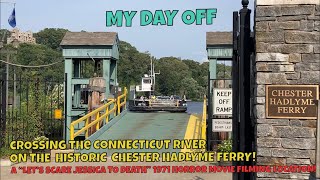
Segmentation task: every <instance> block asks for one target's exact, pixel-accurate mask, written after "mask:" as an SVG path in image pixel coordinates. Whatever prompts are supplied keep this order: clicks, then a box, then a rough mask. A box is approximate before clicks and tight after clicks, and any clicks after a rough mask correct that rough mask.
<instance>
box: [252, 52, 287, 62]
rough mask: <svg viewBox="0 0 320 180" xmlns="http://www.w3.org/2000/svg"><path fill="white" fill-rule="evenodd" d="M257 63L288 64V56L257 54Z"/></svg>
mask: <svg viewBox="0 0 320 180" xmlns="http://www.w3.org/2000/svg"><path fill="white" fill-rule="evenodd" d="M256 61H257V62H288V61H289V55H288V54H281V53H257V55H256Z"/></svg>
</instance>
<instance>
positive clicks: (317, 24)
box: [314, 21, 320, 31]
mask: <svg viewBox="0 0 320 180" xmlns="http://www.w3.org/2000/svg"><path fill="white" fill-rule="evenodd" d="M314 30H315V31H320V21H315V22H314Z"/></svg>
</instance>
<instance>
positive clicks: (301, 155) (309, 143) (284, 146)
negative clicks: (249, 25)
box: [254, 0, 320, 180]
mask: <svg viewBox="0 0 320 180" xmlns="http://www.w3.org/2000/svg"><path fill="white" fill-rule="evenodd" d="M308 3H310V4H308ZM256 4H257V6H256V11H255V16H256V17H255V31H256V52H257V54H256V63H255V66H254V70H255V72H256V84H255V87H256V88H255V89H256V91H255V105H254V107H255V108H254V115H255V117H256V119H257V155H258V158H257V164H258V165H310V164H313V165H314V164H315V158H316V150H315V149H316V127H317V121H316V120H299V119H298V120H297V119H266V112H265V101H266V99H265V95H266V93H265V85H267V84H281V85H286V84H320V2H319V0H317V1H313V0H274V1H271V0H257V2H256ZM257 176H258V179H261V180H262V179H265V180H267V179H268V180H273V179H309V174H298V173H291V174H288V173H283V174H280V173H279V174H277V173H258V174H257Z"/></svg>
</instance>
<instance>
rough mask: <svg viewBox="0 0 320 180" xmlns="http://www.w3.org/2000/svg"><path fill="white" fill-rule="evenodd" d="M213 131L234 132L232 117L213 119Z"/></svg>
mask: <svg viewBox="0 0 320 180" xmlns="http://www.w3.org/2000/svg"><path fill="white" fill-rule="evenodd" d="M212 131H213V132H232V119H213V120H212Z"/></svg>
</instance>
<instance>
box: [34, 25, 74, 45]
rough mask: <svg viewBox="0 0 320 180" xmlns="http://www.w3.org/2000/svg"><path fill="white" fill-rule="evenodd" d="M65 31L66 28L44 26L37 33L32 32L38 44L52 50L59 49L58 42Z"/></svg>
mask: <svg viewBox="0 0 320 180" xmlns="http://www.w3.org/2000/svg"><path fill="white" fill-rule="evenodd" d="M67 31H68V30H67V29H61V28H57V29H56V28H45V29H44V30H41V31H40V32H38V33H34V37H35V38H36V41H37V43H38V44H42V45H45V46H48V47H50V48H51V49H54V50H61V49H60V43H61V41H62V39H63V37H64V35H65V34H66V32H67Z"/></svg>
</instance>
